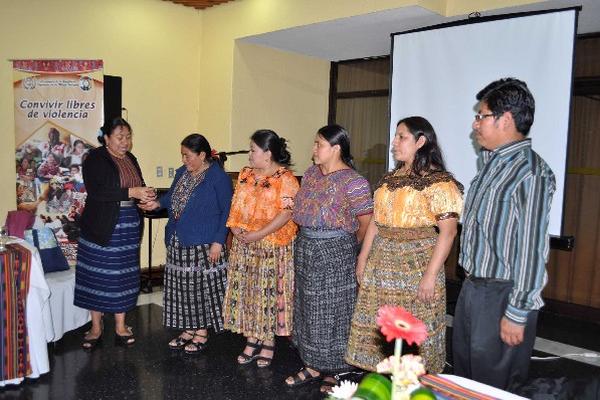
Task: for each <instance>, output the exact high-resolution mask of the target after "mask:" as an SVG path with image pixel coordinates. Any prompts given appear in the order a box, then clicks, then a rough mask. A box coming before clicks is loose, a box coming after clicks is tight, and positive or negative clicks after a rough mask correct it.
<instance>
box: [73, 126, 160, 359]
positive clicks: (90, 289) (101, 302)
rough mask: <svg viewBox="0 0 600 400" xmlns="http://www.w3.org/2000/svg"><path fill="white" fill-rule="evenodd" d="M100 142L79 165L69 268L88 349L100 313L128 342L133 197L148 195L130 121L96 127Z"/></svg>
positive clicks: (133, 289) (134, 257)
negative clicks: (82, 194)
mask: <svg viewBox="0 0 600 400" xmlns="http://www.w3.org/2000/svg"><path fill="white" fill-rule="evenodd" d="M102 133H103V135H102V136H100V137H99V138H98V141H100V143H102V144H103V146H100V147H98V148H96V149H93V150H91V151H90V152H89V157H88V158H87V159H86V160H85V162H84V164H83V180H84V182H85V187H86V189H87V199H86V203H85V208H84V210H83V213H82V215H81V221H80V228H81V237H80V239H79V246H78V251H77V268H76V269H75V300H74V304H75V305H76V306H78V307H81V308H85V309H88V310H90V311H91V314H92V328H91V329H90V330H89V331H88V332H87V333H86V335H85V338H84V341H83V348H84V349H88V350H90V349H92V348H94V347H95V346H96V344H97V343H98V341H99V340H100V338H101V335H102V313H114V314H115V331H116V335H117V336H116V338H117V342H119V343H121V344H133V343H134V342H135V337H134V336H133V332H132V331H131V328H130V327H128V326H127V325H125V313H126V312H127V311H129V310H131V309H132V308H134V307H135V305H136V302H137V296H138V293H139V291H140V258H139V247H140V240H141V223H140V215H139V210H138V209H137V207H136V205H135V203H134V200H139V201H140V202H142V203H144V202H148V201H151V200H153V199H154V189H152V188H148V187H145V186H144V180H143V178H142V171H141V170H140V166H139V165H138V162H137V160H136V158H135V157H134V156H133V154H131V153H130V152H129V150H130V149H131V126H130V125H129V123H128V122H127V121H125V120H124V119H122V118H116V119H114V120H113V121H112V122H111V124H110V126H108V127H107V128H103V129H102Z"/></svg>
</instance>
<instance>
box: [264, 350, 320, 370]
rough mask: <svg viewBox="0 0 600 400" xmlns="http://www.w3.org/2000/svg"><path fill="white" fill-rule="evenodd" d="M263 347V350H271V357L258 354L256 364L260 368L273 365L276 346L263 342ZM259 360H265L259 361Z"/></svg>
mask: <svg viewBox="0 0 600 400" xmlns="http://www.w3.org/2000/svg"><path fill="white" fill-rule="evenodd" d="M262 349H263V350H271V357H265V356H260V355H258V356H256V366H257V367H258V368H266V367H268V366H269V365H271V361H273V356H274V355H275V346H268V345H266V344H263V345H262ZM259 361H264V362H262V363H259ZM305 371H306V370H305ZM307 372H308V371H307ZM309 374H310V372H309Z"/></svg>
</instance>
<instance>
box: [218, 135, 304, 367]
mask: <svg viewBox="0 0 600 400" xmlns="http://www.w3.org/2000/svg"><path fill="white" fill-rule="evenodd" d="M249 161H250V167H246V168H244V169H243V170H242V171H241V172H240V174H239V177H238V183H237V186H236V188H235V194H234V195H233V201H232V205H231V212H230V214H229V220H228V221H227V226H229V227H230V228H231V232H233V235H234V238H233V243H232V246H231V252H230V253H229V267H228V270H227V273H228V285H227V292H226V294H225V318H224V319H225V328H226V329H230V330H231V331H232V332H237V333H241V334H242V335H244V336H245V337H246V340H247V341H246V347H245V348H244V350H243V352H242V353H241V354H240V355H239V357H238V359H237V362H238V363H239V364H249V363H250V362H252V361H253V360H255V359H256V364H257V366H258V367H261V368H263V367H267V366H269V365H270V364H271V360H272V359H273V355H274V344H275V342H274V340H275V336H276V335H277V336H289V335H291V330H292V308H293V290H294V259H293V252H292V248H293V246H292V241H293V240H294V238H295V237H296V232H297V230H298V228H297V227H296V224H294V223H293V222H292V221H291V219H292V209H293V205H294V197H295V196H296V192H298V188H299V185H298V180H297V179H296V177H295V176H294V174H293V173H292V172H291V171H290V170H289V169H288V168H289V166H290V163H291V155H290V153H289V151H288V150H287V145H286V141H285V139H284V138H280V137H279V136H278V135H277V134H276V133H275V132H273V131H271V130H259V131H256V132H255V133H254V134H253V135H252V137H251V138H250V157H249Z"/></svg>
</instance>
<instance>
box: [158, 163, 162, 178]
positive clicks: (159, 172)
mask: <svg viewBox="0 0 600 400" xmlns="http://www.w3.org/2000/svg"><path fill="white" fill-rule="evenodd" d="M162 175H163V169H162V167H160V166H159V167H156V177H157V178H162Z"/></svg>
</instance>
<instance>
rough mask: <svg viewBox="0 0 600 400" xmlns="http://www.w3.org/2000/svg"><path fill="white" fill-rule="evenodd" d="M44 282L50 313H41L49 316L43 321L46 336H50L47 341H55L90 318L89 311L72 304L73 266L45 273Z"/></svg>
mask: <svg viewBox="0 0 600 400" xmlns="http://www.w3.org/2000/svg"><path fill="white" fill-rule="evenodd" d="M46 282H47V283H48V287H49V288H50V299H49V301H48V303H47V306H48V307H50V313H43V314H42V315H43V316H45V317H47V316H48V315H49V316H50V320H49V321H44V325H45V327H46V338H48V337H51V339H49V340H48V341H52V342H56V341H58V340H60V338H62V337H63V335H64V334H65V333H66V332H69V331H72V330H73V329H77V328H79V327H80V326H83V325H85V324H86V323H87V322H88V321H89V320H90V312H89V311H88V310H85V309H83V308H79V307H76V306H74V305H73V297H74V294H75V268H69V269H68V270H67V271H59V272H52V273H49V274H46Z"/></svg>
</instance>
